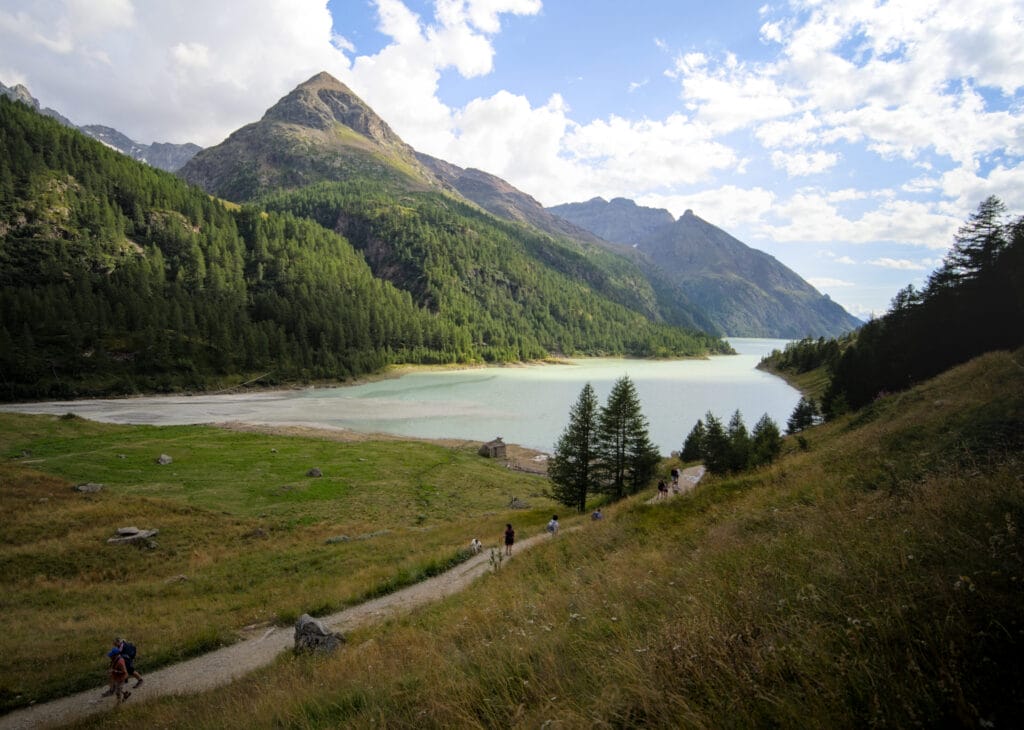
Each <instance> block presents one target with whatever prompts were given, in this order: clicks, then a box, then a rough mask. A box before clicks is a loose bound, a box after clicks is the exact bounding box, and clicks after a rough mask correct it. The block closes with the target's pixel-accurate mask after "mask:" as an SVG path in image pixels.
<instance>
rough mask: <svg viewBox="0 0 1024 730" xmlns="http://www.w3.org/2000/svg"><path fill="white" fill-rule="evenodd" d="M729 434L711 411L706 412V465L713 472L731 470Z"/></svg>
mask: <svg viewBox="0 0 1024 730" xmlns="http://www.w3.org/2000/svg"><path fill="white" fill-rule="evenodd" d="M730 450H731V449H730V444H729V436H728V435H727V434H726V432H725V428H724V427H723V426H722V422H721V421H720V420H718V418H717V417H716V416H715V414H713V413H712V412H711V411H708V412H707V413H706V414H704V466H705V467H706V468H707V470H708V471H709V472H711V473H712V474H725V473H726V472H728V471H729V456H730Z"/></svg>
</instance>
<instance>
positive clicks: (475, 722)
mask: <svg viewBox="0 0 1024 730" xmlns="http://www.w3.org/2000/svg"><path fill="white" fill-rule="evenodd" d="M1020 360H1021V358H1020V353H1018V361H1020ZM1022 373H1024V371H1021V370H1020V367H1019V366H1018V365H1016V364H1015V363H1014V362H1013V361H1012V360H1011V359H1010V358H1009V357H1008V356H1006V355H997V356H990V357H989V358H987V359H985V360H983V361H981V362H979V363H974V364H972V365H970V366H968V367H967V368H962V369H960V370H958V371H956V373H954V374H951V375H950V376H948V377H946V378H944V379H941V380H940V381H938V382H936V383H932V384H929V385H928V386H926V387H925V388H924V389H922V390H919V391H916V392H915V393H912V394H907V396H905V397H895V398H891V399H887V400H886V401H884V402H880V403H879V404H877V406H876V412H875V413H873V414H867V415H866V416H865V414H861V415H860V417H854V418H852V419H849V420H846V421H842V422H838V423H835V424H831V425H829V426H827V427H825V428H818V429H814V430H813V431H812V432H810V433H809V434H808V439H809V443H810V450H809V451H800V450H797V449H793V450H792V451H791V452H790V453H788V454H787V455H786V456H785V458H784V459H783V460H782V461H781V462H780V463H778V464H776V465H775V466H772V467H770V468H767V469H764V470H762V471H759V472H757V473H756V474H753V475H749V476H744V477H742V478H739V479H709V480H708V481H707V482H706V483H705V484H702V485H701V486H700V487H699V488H698V490H697V491H696V492H695V493H693V494H692V495H690V496H686V497H682V498H677V499H675V500H671V501H669V502H667V503H665V504H658V505H646V504H643V502H642V499H639V498H638V499H637V500H636V501H635V502H633V503H627V504H622V505H617V506H616V507H615V508H614V510H613V511H610V512H612V513H611V514H610V516H609V518H608V519H606V520H605V521H604V522H602V523H597V524H587V525H585V528H584V529H583V530H579V531H575V532H567V533H565V534H563V535H560V536H559V538H558V539H557V540H551V541H549V542H546V543H545V544H543V545H541V546H539V547H537V548H535V549H534V550H532V551H530V552H529V553H525V554H523V555H522V556H520V557H519V558H518V559H517V560H516V561H514V562H512V563H509V564H508V565H506V566H504V567H503V568H502V569H501V570H500V571H498V572H497V573H495V574H493V575H488V576H486V577H485V578H483V579H481V580H480V581H478V582H477V583H475V584H474V585H472V586H471V587H470V588H469V589H468V590H467V591H465V592H463V593H461V594H459V595H456V596H451V597H449V598H447V599H446V600H445V601H444V602H442V603H441V604H438V605H435V606H432V607H429V608H425V609H422V610H419V611H417V612H415V613H413V614H411V615H408V616H403V617H399V618H396V619H393V620H390V621H388V622H387V623H385V624H382V625H379V626H370V627H366V628H364V629H361V630H359V631H355V632H352V634H350V636H349V637H348V638H349V642H348V643H347V644H346V645H345V647H344V648H343V649H342V650H341V651H340V652H339V653H337V654H336V655H334V656H333V657H329V658H295V657H292V656H291V655H287V656H283V657H282V658H281V659H280V660H279V661H278V662H277V663H276V664H275V665H274V666H273V667H271V668H268V669H267V670H265V671H261V672H257V673H255V674H254V675H252V676H250V677H248V678H246V679H244V680H242V681H240V682H236V683H234V684H232V685H231V686H230V687H228V688H225V689H222V690H218V691H217V692H215V693H209V694H206V695H203V696H199V697H195V698H189V699H179V700H173V701H170V700H168V701H162V702H160V703H156V704H153V705H147V706H146V707H145V708H125V711H124V712H122V713H119V714H118V716H117V717H104V718H103V719H102V720H99V719H96V720H93V721H90V723H88V725H89V726H97V727H98V726H103V727H107V726H112V727H122V726H123V727H128V726H130V725H134V724H137V723H139V722H142V721H143V720H144V721H145V722H146V724H147V725H148V726H151V727H167V728H170V727H180V726H186V727H208V728H214V727H242V726H246V727H250V726H255V727H281V726H285V727H296V728H328V727H353V728H364V727H365V728H368V727H381V726H383V727H418V728H419V727H425V728H434V727H436V728H442V727H444V728H447V727H524V728H525V727H545V726H546V727H570V728H582V727H673V728H675V727H691V728H720V727H788V728H805V727H867V726H875V727H908V726H915V725H919V726H924V727H937V726H941V727H945V726H960V725H968V726H970V725H982V726H990V727H1006V726H1010V725H1012V724H1013V723H1014V722H1015V718H1016V717H1018V716H1019V715H1018V712H1019V710H1020V709H1021V704H1022V700H1024V695H1022V691H1021V689H1020V688H1021V680H1022V678H1024V676H1022V675H1024V671H1022V663H1021V660H1020V658H1019V657H1020V655H1021V654H1020V644H1021V641H1022V640H1024V633H1022V632H1024V623H1022V621H1024V612H1022V609H1021V606H1022V605H1024V601H1022V599H1024V596H1022V591H1021V583H1022V580H1024V545H1022V540H1021V536H1020V529H1019V526H1020V520H1021V519H1024V464H1022V462H1021V460H1020V459H1019V452H1020V449H1019V448H1016V449H1014V448H1009V447H1012V446H1013V445H1014V444H1015V443H1019V439H1020V438H1021V433H1020V431H1019V425H1020V424H1021V423H1022V421H1024V411H1022V409H1024V385H1022V384H1024V374H1022ZM971 414H973V415H971ZM958 419H960V420H959V421H958ZM972 419H973V420H972ZM972 423H974V424H978V423H987V424H992V423H996V424H999V423H1003V424H1009V423H1016V424H1017V425H1018V432H1017V433H1016V434H1014V433H1011V432H1009V431H1004V432H1002V433H1001V434H996V435H995V436H996V440H997V441H1000V440H1001V442H1002V443H1003V445H1005V446H1007V447H1008V448H1006V449H998V448H997V449H995V450H979V449H977V448H976V447H975V446H976V442H977V439H976V438H974V439H973V440H972V439H967V440H965V439H964V438H963V436H964V433H963V432H961V431H959V430H958V429H968V430H969V429H970V427H971V425H972ZM950 424H956V425H955V427H951V426H950ZM1014 439H1017V441H1015V440H1014ZM972 444H974V445H972ZM892 460H896V462H903V461H909V462H911V463H912V467H909V468H907V469H905V470H904V469H903V468H898V467H894V469H889V468H888V467H887V466H886V465H887V464H889V462H891V461H892ZM882 474H886V475H887V476H886V477H885V480H883V481H878V480H879V479H880V476H879V475H882ZM243 717H244V720H242V719H241V718H243Z"/></svg>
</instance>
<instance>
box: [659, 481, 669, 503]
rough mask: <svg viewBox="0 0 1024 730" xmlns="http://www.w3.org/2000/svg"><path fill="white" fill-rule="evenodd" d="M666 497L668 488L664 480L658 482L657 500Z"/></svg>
mask: <svg viewBox="0 0 1024 730" xmlns="http://www.w3.org/2000/svg"><path fill="white" fill-rule="evenodd" d="M667 496H668V487H667V486H665V480H664V479H659V480H658V499H665V497H667Z"/></svg>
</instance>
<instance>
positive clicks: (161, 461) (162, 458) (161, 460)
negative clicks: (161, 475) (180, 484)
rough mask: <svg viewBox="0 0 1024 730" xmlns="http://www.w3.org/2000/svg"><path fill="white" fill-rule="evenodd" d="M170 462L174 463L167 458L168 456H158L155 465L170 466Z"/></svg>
mask: <svg viewBox="0 0 1024 730" xmlns="http://www.w3.org/2000/svg"><path fill="white" fill-rule="evenodd" d="M172 461H174V459H172V458H171V457H169V456H168V455H167V454H160V456H158V457H157V458H156V463H157V464H163V465H165V466H166V465H167V464H170V463H171V462H172Z"/></svg>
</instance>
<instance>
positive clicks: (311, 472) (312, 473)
mask: <svg viewBox="0 0 1024 730" xmlns="http://www.w3.org/2000/svg"><path fill="white" fill-rule="evenodd" d="M323 475H324V473H323V472H322V471H320V467H318V466H314V467H313V468H312V469H310V470H309V471H307V472H306V476H307V477H322V476H323Z"/></svg>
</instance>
